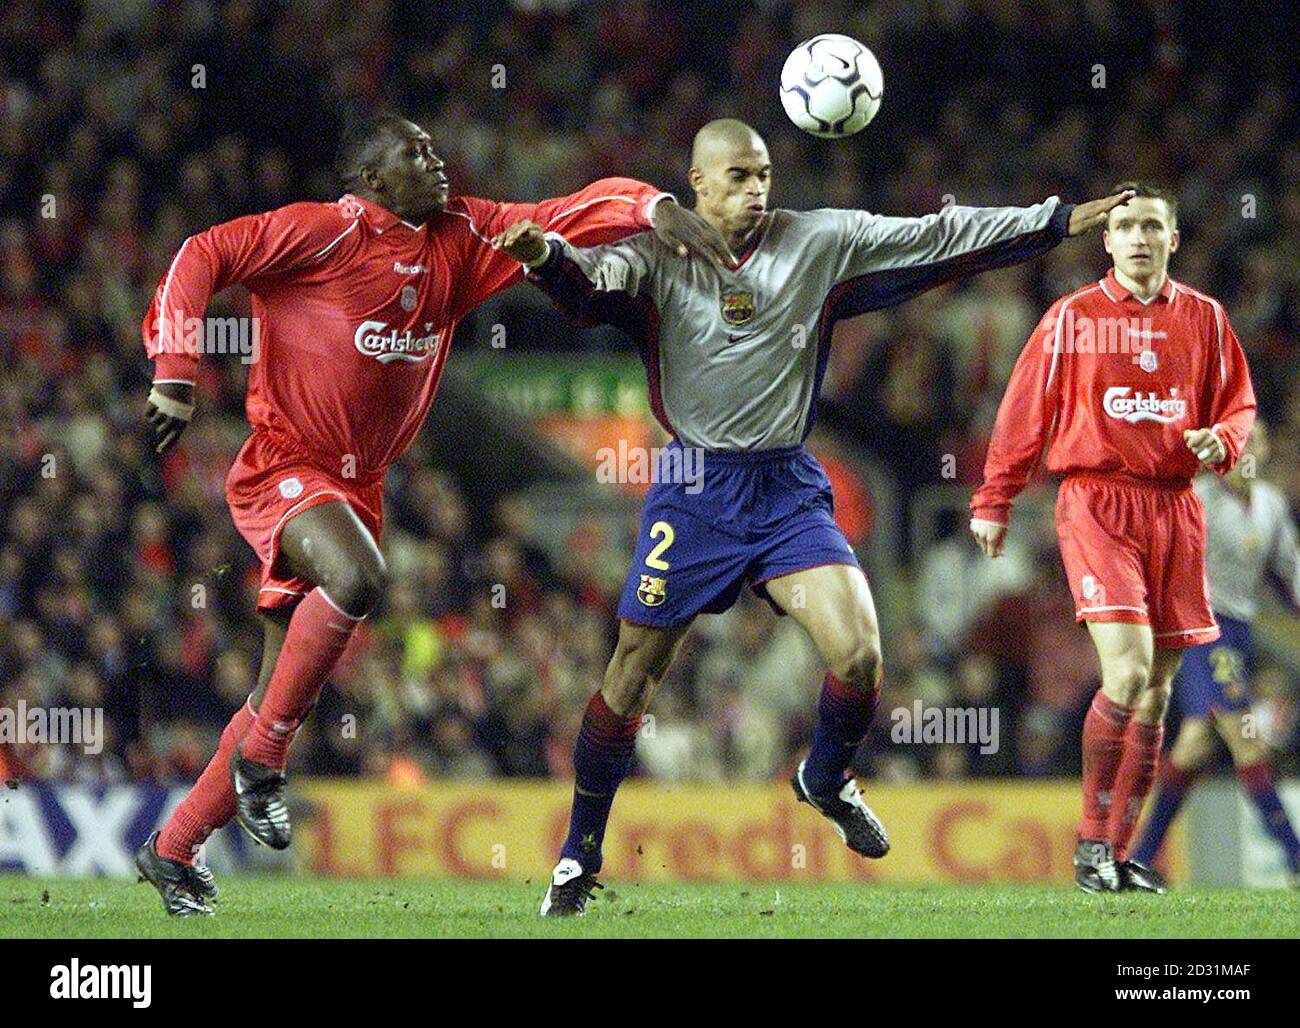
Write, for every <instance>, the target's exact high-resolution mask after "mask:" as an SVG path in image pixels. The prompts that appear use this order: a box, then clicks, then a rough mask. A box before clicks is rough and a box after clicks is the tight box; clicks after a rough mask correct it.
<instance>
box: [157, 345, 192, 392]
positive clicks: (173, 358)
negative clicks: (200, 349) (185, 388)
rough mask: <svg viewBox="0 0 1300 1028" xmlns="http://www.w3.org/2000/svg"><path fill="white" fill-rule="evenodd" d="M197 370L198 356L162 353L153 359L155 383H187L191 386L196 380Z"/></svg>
mask: <svg viewBox="0 0 1300 1028" xmlns="http://www.w3.org/2000/svg"><path fill="white" fill-rule="evenodd" d="M198 370H199V357H198V354H192V353H172V352H170V351H164V352H163V353H160V354H158V356H157V357H155V358H154V366H153V380H154V381H155V382H188V383H190V384H191V385H193V384H194V382H195V380H196V379H197V378H198Z"/></svg>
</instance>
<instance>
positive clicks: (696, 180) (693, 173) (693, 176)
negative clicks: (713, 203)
mask: <svg viewBox="0 0 1300 1028" xmlns="http://www.w3.org/2000/svg"><path fill="white" fill-rule="evenodd" d="M686 181H687V182H689V183H690V185H691V189H692V191H694V193H695V195H696V196H699V195H700V186H702V185H703V184H704V172H702V171H700V169H699V168H697V167H694V166H693V165H692V167H691V170H690V171H688V172H687V173H686Z"/></svg>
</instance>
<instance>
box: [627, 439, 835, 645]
mask: <svg viewBox="0 0 1300 1028" xmlns="http://www.w3.org/2000/svg"><path fill="white" fill-rule="evenodd" d="M694 453H695V454H696V455H698V457H699V461H698V466H697V467H696V468H695V470H696V471H698V474H696V475H690V474H686V475H683V474H670V473H669V472H670V471H672V470H673V469H674V468H676V469H682V468H685V469H688V471H689V470H690V468H691V460H690V459H689V457H690V455H689V453H688V452H687V451H683V450H682V447H681V446H680V444H678V443H677V442H676V441H674V442H672V443H670V444H669V445H668V446H667V447H665V448H664V451H663V453H662V455H661V460H660V463H659V469H658V474H656V476H655V477H656V481H655V483H654V484H653V485H651V487H650V491H649V493H648V494H647V495H646V499H645V505H644V506H643V507H642V509H641V527H640V530H639V532H638V533H637V544H636V559H635V560H634V561H633V564H632V569H631V572H630V573H629V575H628V578H627V582H626V584H625V585H624V586H623V595H622V598H621V599H620V601H619V605H618V616H619V617H620V618H623V619H624V620H626V621H632V622H635V623H637V624H641V625H651V626H654V627H656V628H667V627H673V626H680V625H686V624H689V623H690V622H691V620H692V619H693V618H694V617H695V616H696V615H697V614H721V613H722V612H723V611H725V610H727V609H729V608H730V607H731V606H732V604H734V603H735V602H736V599H737V597H739V595H740V590H741V589H742V588H743V587H744V586H745V585H746V584H747V583H748V584H749V585H750V586H751V588H753V590H754V591H755V592H756V593H757V594H758V595H759V596H762V597H763V598H764V599H765V600H767V601H768V602H769V603H771V604H772V607H773V608H774V609H775V610H776V612H777V613H778V614H783V613H784V611H782V610H781V609H780V608H779V607H778V606H777V604H776V603H775V602H774V601H773V600H772V598H771V597H770V596H769V595H768V594H767V590H766V589H764V588H763V583H764V582H766V581H768V580H769V579H772V578H779V577H781V576H782V575H789V574H793V573H794V572H796V571H805V570H807V569H808V568H814V567H819V566H821V565H823V564H852V565H854V566H855V567H856V566H858V559H857V557H856V556H855V555H854V553H853V548H852V547H851V546H849V543H848V540H847V539H845V538H844V533H843V532H841V531H840V529H839V526H838V525H836V524H835V519H834V518H833V517H832V516H831V512H832V509H833V501H832V498H831V483H830V479H828V478H827V477H826V472H825V471H823V470H822V466H821V465H820V464H818V463H817V460H816V458H815V457H813V455H812V454H810V453H809V452H808V451H807V450H805V449H804V448H803V447H802V446H788V447H784V448H782V449H778V450H759V451H754V452H744V451H726V450H703V451H700V450H697V451H694ZM684 457H685V458H686V459H685V460H683V458H684ZM667 479H673V480H672V481H669V480H667Z"/></svg>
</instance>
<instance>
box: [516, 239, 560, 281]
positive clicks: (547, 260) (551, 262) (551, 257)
mask: <svg viewBox="0 0 1300 1028" xmlns="http://www.w3.org/2000/svg"><path fill="white" fill-rule="evenodd" d="M563 252H564V237H563V236H561V235H560V234H559V233H558V232H547V233H546V256H545V257H543V258H542V259H541V260H540V261H538V262H537V263H536V264H525V265H524V277H525V278H547V277H549V276H550V275H551V274H553V273H554V272H555V269H556V268H557V267H558V266H559V264H560V254H561V253H563Z"/></svg>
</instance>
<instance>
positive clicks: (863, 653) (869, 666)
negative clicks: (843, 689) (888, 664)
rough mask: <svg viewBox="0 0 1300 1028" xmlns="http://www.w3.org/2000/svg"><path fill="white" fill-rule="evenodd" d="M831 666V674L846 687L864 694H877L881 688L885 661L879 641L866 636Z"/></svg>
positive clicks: (833, 661)
mask: <svg viewBox="0 0 1300 1028" xmlns="http://www.w3.org/2000/svg"><path fill="white" fill-rule="evenodd" d="M830 664H831V674H833V675H834V676H835V677H836V678H838V679H839V680H840V681H841V682H843V683H844V684H846V685H850V686H852V687H854V688H856V689H861V690H862V691H863V692H875V691H876V690H878V689H879V688H880V682H881V679H882V677H883V675H884V660H883V658H882V657H881V654H880V641H879V640H878V639H875V638H873V637H870V636H865V635H864V636H863V637H861V638H860V639H858V640H855V642H854V645H853V646H852V647H850V648H849V649H848V650H846V651H844V652H843V653H842V654H839V655H837V658H836V659H835V660H832V661H831V662H830Z"/></svg>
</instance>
